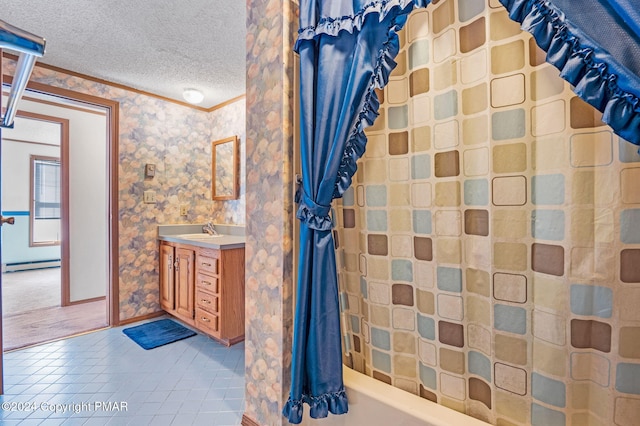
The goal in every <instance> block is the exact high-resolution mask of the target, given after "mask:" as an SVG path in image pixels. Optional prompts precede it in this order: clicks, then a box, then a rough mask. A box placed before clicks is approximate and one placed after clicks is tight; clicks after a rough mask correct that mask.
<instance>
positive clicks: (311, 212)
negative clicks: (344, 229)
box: [295, 185, 333, 231]
mask: <svg viewBox="0 0 640 426" xmlns="http://www.w3.org/2000/svg"><path fill="white" fill-rule="evenodd" d="M295 201H296V202H297V203H298V212H297V214H296V217H297V218H298V219H300V221H302V222H303V223H305V224H306V225H307V226H308V227H309V228H310V229H315V230H317V231H330V230H331V228H333V221H332V220H331V217H330V216H329V213H330V212H331V206H330V205H329V206H325V205H322V204H318V203H316V202H315V201H314V200H313V199H312V198H311V197H309V196H308V195H307V193H306V192H305V191H304V190H303V189H302V185H299V186H298V189H297V190H296V195H295Z"/></svg>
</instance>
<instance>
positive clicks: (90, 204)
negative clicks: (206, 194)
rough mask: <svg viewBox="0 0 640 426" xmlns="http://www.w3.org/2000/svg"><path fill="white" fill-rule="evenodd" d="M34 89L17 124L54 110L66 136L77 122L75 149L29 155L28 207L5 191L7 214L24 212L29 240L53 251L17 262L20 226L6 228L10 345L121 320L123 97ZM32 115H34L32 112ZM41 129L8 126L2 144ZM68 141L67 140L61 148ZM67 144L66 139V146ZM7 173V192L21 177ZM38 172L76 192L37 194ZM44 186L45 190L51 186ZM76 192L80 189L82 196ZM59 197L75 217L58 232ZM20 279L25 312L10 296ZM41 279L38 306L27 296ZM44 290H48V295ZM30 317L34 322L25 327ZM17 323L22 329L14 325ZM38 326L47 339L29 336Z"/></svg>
mask: <svg viewBox="0 0 640 426" xmlns="http://www.w3.org/2000/svg"><path fill="white" fill-rule="evenodd" d="M29 88H30V89H31V90H28V91H27V93H25V95H24V97H23V100H22V101H21V104H20V108H21V111H20V113H19V117H18V118H16V125H15V126H14V128H15V129H22V130H21V131H24V130H25V129H26V128H28V127H29V126H27V125H24V123H19V122H18V120H19V119H23V118H24V119H29V120H30V121H31V122H32V123H33V122H35V121H36V120H35V119H34V118H33V115H42V113H46V114H51V115H50V116H49V117H56V119H57V121H58V122H59V123H57V126H58V127H59V128H60V127H62V128H63V130H62V131H58V134H62V137H61V139H64V138H65V137H66V138H68V137H69V133H70V128H71V145H72V148H71V151H69V149H67V150H66V151H65V149H59V151H60V152H59V153H58V154H57V155H56V154H55V153H51V152H50V153H49V154H48V155H47V154H46V153H45V154H44V155H43V153H38V154H30V155H29V162H30V177H29V179H30V180H31V183H30V184H29V185H30V186H31V187H30V188H29V189H28V191H30V192H32V194H31V197H29V208H28V209H27V210H28V211H27V212H26V213H25V210H22V208H21V209H13V208H11V207H10V203H7V201H6V197H5V198H3V215H4V216H9V215H11V214H12V213H19V214H22V215H24V216H25V217H24V218H22V219H24V222H25V223H26V226H25V229H27V230H28V232H27V233H28V238H26V240H27V244H26V245H27V246H28V247H29V248H30V249H39V250H41V251H48V254H47V255H45V256H40V258H37V259H26V260H23V261H20V260H19V259H17V260H16V259H13V261H12V259H11V257H12V256H13V254H14V253H13V252H14V251H16V250H15V249H16V246H15V245H12V243H11V242H8V241H7V239H8V235H7V234H9V233H10V232H12V231H13V229H11V228H15V226H13V227H3V236H2V238H3V248H4V250H3V269H6V271H3V272H5V274H4V275H3V276H4V279H3V281H4V282H3V287H4V288H3V292H4V294H3V305H4V306H5V311H6V312H5V313H4V315H3V318H4V330H3V335H4V341H5V347H4V349H5V350H10V349H14V348H16V347H23V346H24V345H25V344H32V343H38V341H40V342H43V341H49V340H52V339H56V338H60V337H66V336H69V335H75V334H78V333H81V332H84V331H89V330H92V329H97V328H102V327H105V326H108V325H113V324H116V323H117V318H118V314H117V310H118V307H117V302H116V303H114V302H113V299H114V298H116V299H117V288H116V289H114V288H113V287H114V285H113V283H114V281H115V280H114V279H113V277H114V276H117V275H116V274H114V272H113V271H114V262H115V261H116V260H117V259H114V258H115V256H114V255H113V253H114V251H115V248H114V245H115V242H116V241H117V227H116V226H114V223H113V220H114V219H113V218H114V217H117V216H116V215H114V214H113V209H114V205H115V204H116V203H115V200H116V197H115V194H117V192H116V188H114V182H117V174H116V172H115V171H114V169H115V167H114V164H115V163H116V159H117V149H116V147H117V144H116V143H114V139H115V135H116V134H117V132H116V131H115V130H116V129H117V109H118V108H117V103H115V102H111V101H106V100H103V99H98V98H94V97H91V96H87V95H81V94H77V93H73V92H69V91H65V90H60V89H56V88H53V87H48V86H44V85H39V84H35V83H33V84H30V85H29ZM114 112H115V113H116V114H114ZM25 115H31V117H29V118H25V117H24V116H25ZM45 121H46V120H45ZM54 121H56V120H51V119H49V123H52V122H54ZM40 122H42V120H41V121H40ZM65 122H66V124H65ZM69 123H71V125H69ZM74 123H76V124H75V127H74ZM36 127H37V126H36ZM41 127H42V126H41ZM45 127H46V126H45ZM65 127H66V129H65ZM92 128H93V129H94V131H95V129H97V131H98V132H99V133H100V135H101V137H96V136H95V134H94V135H92V134H91V133H90V129H92ZM41 130H42V129H39V130H38V129H36V131H35V132H32V135H33V134H34V133H35V134H37V135H38V136H31V137H28V138H27V137H25V136H22V137H15V135H13V134H12V133H11V131H8V130H6V129H5V130H4V132H3V135H2V136H3V140H4V145H5V147H3V151H6V149H5V148H6V146H7V145H9V144H12V145H16V144H23V145H24V141H25V140H28V139H33V138H36V139H37V138H38V137H41V136H40V134H39V133H38V132H39V131H41ZM74 132H75V135H74ZM74 138H75V139H74ZM7 139H12V140H11V141H10V142H7V141H6V140H7ZM16 140H17V141H16ZM32 142H33V141H32ZM35 142H36V143H35V144H34V143H32V144H30V145H32V146H34V145H37V147H38V148H41V147H43V146H45V145H44V144H43V143H42V142H41V141H35ZM38 143H40V145H38ZM45 144H46V143H45ZM74 144H75V145H74ZM50 145H52V144H50ZM64 145H65V142H64V141H63V142H62V143H61V148H63V147H64ZM68 146H69V144H68V141H67V148H68ZM49 148H51V147H49ZM7 157H8V156H7V155H6V152H3V169H5V168H7V166H6V164H7V162H10V161H11V159H10V158H7ZM58 167H59V168H58ZM36 170H39V171H36ZM58 172H60V173H59V176H58ZM3 174H4V176H3V177H4V179H3V181H4V185H3V192H6V188H7V186H8V185H12V184H14V183H15V184H17V183H18V182H19V180H18V179H11V178H9V177H8V176H7V175H6V173H4V170H3ZM36 175H37V176H36ZM45 175H46V176H45ZM110 177H111V178H110ZM38 178H40V180H42V179H44V181H43V182H40V183H41V184H44V186H47V185H49V183H51V182H54V181H55V180H56V179H60V180H61V181H62V183H63V184H64V183H65V182H66V184H67V185H69V183H70V185H71V191H70V192H69V191H61V193H60V194H59V196H58V194H56V193H55V191H54V190H50V191H49V193H48V194H45V196H44V197H41V198H42V199H38V197H37V195H38V194H35V195H36V196H34V194H33V192H34V191H36V189H40V190H42V185H40V188H36V185H37V184H38V182H37V180H38ZM12 180H13V183H12V182H11V181H12ZM34 181H36V182H35V183H34ZM44 189H45V192H46V190H47V188H44ZM49 189H50V188H49ZM69 193H71V194H72V195H71V197H69V196H66V195H69ZM74 193H75V194H76V195H77V196H76V197H75V199H74V196H73V194H74ZM65 196H66V197H65ZM58 203H60V205H61V211H60V213H62V214H61V215H60V216H64V214H65V213H66V215H67V218H68V217H69V213H71V217H72V218H74V219H72V221H69V220H68V219H67V220H66V221H65V220H64V218H62V217H61V218H60V219H61V223H60V226H59V227H58V229H59V230H58V231H56V230H53V229H54V228H56V227H55V226H54V224H53V222H55V221H56V220H57V219H56V216H57V214H56V213H57V212H56V208H57V204H58ZM65 205H66V209H65V207H64V206H65ZM36 217H37V218H38V219H36ZM19 222H22V220H21V216H19V215H18V216H16V224H18V223H19ZM70 231H71V232H70ZM57 233H59V236H58V235H57ZM65 235H66V236H65ZM58 237H59V238H58ZM23 241H25V239H23ZM96 241H97V243H96ZM56 250H57V253H58V255H57V257H56V255H55V251H56ZM56 260H57V262H58V263H57V264H56ZM15 282H17V283H18V287H19V290H17V294H18V295H19V296H25V297H20V299H22V300H21V301H19V302H18V303H17V304H18V305H19V306H18V308H17V309H18V312H16V310H15V306H12V305H15V303H13V304H12V301H11V294H12V292H13V290H12V289H11V287H12V286H13V284H14V283H15ZM34 282H35V284H37V286H38V285H39V286H41V289H40V290H41V291H39V292H38V295H39V296H42V297H41V299H43V303H44V306H43V305H42V304H40V305H38V303H37V302H36V301H35V300H32V299H30V298H29V297H28V290H27V288H26V287H27V286H26V285H27V284H29V283H34ZM56 284H57V294H58V297H57V299H58V300H57V303H55V304H54V303H52V297H51V296H52V294H55V293H56V291H53V292H52V291H51V288H52V286H55V285H56ZM37 286H36V287H37ZM116 287H117V284H116ZM47 292H48V293H47ZM14 293H15V292H14ZM45 293H47V294H48V295H49V296H48V299H47V297H45V296H46V294H45ZM54 298H55V296H54ZM26 301H28V302H29V303H31V302H34V304H35V305H34V307H33V309H29V306H28V305H29V303H25V302H26ZM21 309H22V311H21V312H20V310H21ZM29 316H30V317H31V319H29ZM12 322H15V324H16V327H13V326H12V324H11V323H12ZM26 323H28V324H30V325H29V326H28V327H26V326H25V325H24V324H26ZM12 328H15V329H16V330H18V331H17V332H12ZM35 330H40V331H41V332H42V333H40V331H39V332H38V333H35V334H44V338H43V339H40V338H35V337H29V336H28V335H29V334H33V333H31V332H32V331H35ZM12 334H13V337H16V335H18V336H17V337H18V338H17V339H14V338H12ZM12 342H13V343H12Z"/></svg>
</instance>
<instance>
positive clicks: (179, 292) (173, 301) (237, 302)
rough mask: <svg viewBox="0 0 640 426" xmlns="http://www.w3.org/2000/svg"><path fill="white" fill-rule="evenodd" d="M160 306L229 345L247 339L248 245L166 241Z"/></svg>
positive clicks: (161, 254)
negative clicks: (212, 245) (212, 246)
mask: <svg viewBox="0 0 640 426" xmlns="http://www.w3.org/2000/svg"><path fill="white" fill-rule="evenodd" d="M172 256H173V257H172ZM172 265H173V266H172ZM172 268H173V270H172ZM183 283H184V284H186V285H182V284H183ZM187 283H190V284H187ZM160 306H161V307H162V309H163V310H165V311H167V312H168V313H170V314H172V315H175V316H176V317H177V318H179V319H181V320H183V321H185V322H186V323H187V324H189V325H191V326H193V327H195V328H196V329H198V330H199V331H202V332H203V333H205V334H207V335H209V336H211V337H213V338H215V339H216V340H218V341H220V342H221V343H223V344H225V345H227V346H229V345H233V344H234V343H237V342H240V341H242V340H244V248H243V247H241V248H234V249H225V250H221V249H210V248H203V247H195V246H189V245H185V244H177V243H171V242H167V241H162V242H161V244H160Z"/></svg>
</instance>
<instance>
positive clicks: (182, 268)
mask: <svg viewBox="0 0 640 426" xmlns="http://www.w3.org/2000/svg"><path fill="white" fill-rule="evenodd" d="M194 265H195V250H194V249H192V248H189V247H183V246H182V245H172V244H167V243H164V242H163V243H162V244H160V307H162V309H164V310H165V311H167V312H168V313H170V314H172V315H175V316H176V317H178V318H180V319H182V320H183V321H186V322H187V323H188V324H190V325H193V322H194V321H193V318H194V314H195V309H194V299H193V294H194V293H193V292H194V283H195V268H194Z"/></svg>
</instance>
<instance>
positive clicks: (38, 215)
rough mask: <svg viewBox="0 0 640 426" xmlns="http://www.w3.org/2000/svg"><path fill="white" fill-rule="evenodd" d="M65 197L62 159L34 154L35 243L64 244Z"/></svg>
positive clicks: (32, 210) (33, 215) (32, 160)
mask: <svg viewBox="0 0 640 426" xmlns="http://www.w3.org/2000/svg"><path fill="white" fill-rule="evenodd" d="M61 201H62V200H61V167H60V159H59V158H56V157H41V156H35V155H33V156H31V232H30V234H31V242H30V245H31V246H43V245H58V244H60V218H61V212H60V205H61Z"/></svg>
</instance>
